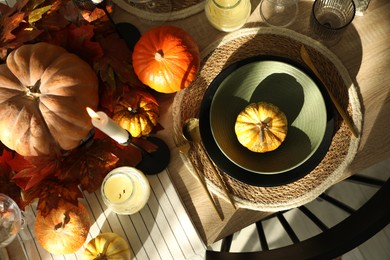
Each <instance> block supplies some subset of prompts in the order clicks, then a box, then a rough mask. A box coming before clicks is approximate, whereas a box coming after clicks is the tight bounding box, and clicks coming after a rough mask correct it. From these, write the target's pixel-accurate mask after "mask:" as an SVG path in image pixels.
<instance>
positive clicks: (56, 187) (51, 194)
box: [24, 180, 83, 216]
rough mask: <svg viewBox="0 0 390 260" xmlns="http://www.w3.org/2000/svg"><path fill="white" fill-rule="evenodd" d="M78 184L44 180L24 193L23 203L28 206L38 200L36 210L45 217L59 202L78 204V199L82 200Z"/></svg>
mask: <svg viewBox="0 0 390 260" xmlns="http://www.w3.org/2000/svg"><path fill="white" fill-rule="evenodd" d="M82 197H83V193H82V192H81V190H80V188H79V187H78V184H77V183H75V182H66V181H62V182H59V181H56V180H45V181H42V182H41V183H39V185H36V186H35V187H34V188H33V189H31V190H29V191H27V192H25V193H24V200H25V203H27V204H29V203H31V202H32V201H33V200H35V199H36V198H38V199H39V200H38V205H37V210H40V211H41V213H42V215H44V216H47V215H48V214H49V213H50V211H51V210H52V209H55V208H57V206H58V204H59V202H60V201H61V200H65V201H68V202H70V203H72V204H74V205H77V204H78V198H82Z"/></svg>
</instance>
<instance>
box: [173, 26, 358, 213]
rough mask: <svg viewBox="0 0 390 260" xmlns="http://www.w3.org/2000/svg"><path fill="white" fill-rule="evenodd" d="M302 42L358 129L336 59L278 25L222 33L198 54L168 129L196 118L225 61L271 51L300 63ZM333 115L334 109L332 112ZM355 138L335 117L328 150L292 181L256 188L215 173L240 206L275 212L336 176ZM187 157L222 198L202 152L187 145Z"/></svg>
mask: <svg viewBox="0 0 390 260" xmlns="http://www.w3.org/2000/svg"><path fill="white" fill-rule="evenodd" d="M302 44H304V45H305V47H306V49H308V51H309V53H310V54H311V56H312V59H313V61H314V63H315V64H316V65H317V66H318V67H319V68H321V69H320V71H321V73H322V74H323V75H326V76H325V77H324V78H325V81H326V84H327V85H328V86H330V87H331V91H332V92H333V94H334V95H335V96H336V97H337V98H338V99H339V102H340V104H341V106H342V107H346V108H348V113H349V115H350V116H351V118H352V120H353V122H354V124H355V126H356V129H357V130H358V132H360V131H361V127H362V114H361V104H360V100H359V98H358V94H357V89H356V87H355V86H354V84H353V82H352V80H351V78H350V76H349V74H348V71H347V70H346V68H345V67H344V66H343V64H342V63H341V61H340V60H339V59H338V58H337V57H336V56H335V55H334V54H333V53H332V52H331V51H330V50H328V49H327V48H325V47H324V46H323V45H320V44H319V43H317V42H316V41H314V40H312V39H311V38H308V37H306V36H304V35H301V34H298V33H296V32H294V31H291V30H288V29H282V28H268V27H266V28H251V29H242V30H239V31H237V32H234V33H231V34H228V35H227V36H225V38H223V39H221V41H218V42H215V43H213V44H211V45H210V46H209V47H207V48H206V49H205V50H204V51H203V52H202V67H201V69H200V73H199V77H198V78H197V79H196V80H195V82H194V83H193V84H192V85H191V86H189V87H188V88H186V89H184V90H182V91H180V92H178V93H177V94H176V96H175V99H174V102H173V119H174V120H173V124H174V128H180V126H181V125H182V124H183V122H185V120H186V119H188V118H191V117H197V115H198V112H199V106H200V103H201V101H202V98H203V94H204V92H205V90H206V89H207V87H208V86H209V84H210V83H211V81H212V80H213V79H214V78H215V77H216V76H217V75H218V73H219V72H220V71H221V70H222V69H223V68H225V67H227V66H228V65H229V64H232V63H234V62H236V61H239V60H242V59H244V58H247V57H251V56H256V55H276V56H280V57H285V58H290V59H292V60H295V61H297V62H299V63H301V64H303V61H302V60H301V58H300V55H299V50H300V47H301V45H302ZM335 114H336V113H335ZM359 141H360V138H355V137H353V136H352V134H351V132H350V131H349V129H348V128H347V126H346V125H345V123H344V122H343V121H342V120H341V118H340V117H339V116H338V115H337V114H336V115H335V129H334V136H333V139H332V143H331V145H330V148H329V151H328V152H327V154H326V155H325V157H324V159H323V160H322V161H321V162H320V164H319V165H318V166H317V167H316V168H315V169H314V170H313V171H312V172H310V173H309V174H308V175H306V176H305V177H303V178H302V179H299V180H297V181H295V182H292V183H289V184H286V185H281V186H275V187H257V186H252V185H248V184H246V183H243V182H240V181H238V180H236V179H233V178H232V177H230V176H229V175H227V174H225V173H223V172H220V173H221V175H222V178H223V180H224V181H225V183H226V186H227V189H228V190H229V191H230V192H231V193H232V194H233V195H234V199H235V200H236V202H237V203H238V204H239V206H240V207H245V208H249V209H254V210H261V211H279V210H285V209H290V208H293V207H297V206H300V205H303V204H305V203H307V202H309V201H311V200H313V199H315V198H316V197H317V196H318V195H320V194H321V193H322V192H324V191H325V190H326V189H327V188H329V187H330V186H332V185H333V184H335V183H336V182H338V181H339V180H341V179H342V178H343V177H345V176H343V173H344V171H345V169H346V167H347V166H348V165H349V164H350V162H351V161H352V159H353V158H354V156H355V154H356V152H357V148H358V144H359ZM191 158H192V160H193V162H194V164H195V165H197V167H198V169H199V170H200V171H201V172H203V173H204V175H205V177H206V181H207V183H208V185H209V188H210V190H212V191H213V192H214V193H216V194H217V195H218V196H220V197H223V198H225V199H227V198H226V197H225V195H224V193H223V192H222V188H221V186H220V184H219V183H218V181H217V178H216V177H215V175H214V173H213V171H212V170H211V167H210V165H208V164H207V160H206V159H205V154H204V153H202V150H201V149H200V148H199V147H196V146H193V149H192V153H191Z"/></svg>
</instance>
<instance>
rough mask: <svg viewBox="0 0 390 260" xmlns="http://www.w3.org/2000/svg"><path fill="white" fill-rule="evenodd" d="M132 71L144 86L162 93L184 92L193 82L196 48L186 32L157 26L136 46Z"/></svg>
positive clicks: (195, 67) (196, 70)
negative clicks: (182, 90)
mask: <svg viewBox="0 0 390 260" xmlns="http://www.w3.org/2000/svg"><path fill="white" fill-rule="evenodd" d="M132 60H133V67H134V71H135V73H136V74H137V76H138V78H139V79H140V80H141V81H142V83H144V84H145V85H147V86H149V87H151V88H152V89H154V90H156V91H158V92H162V93H174V92H177V91H179V90H181V89H184V88H186V87H187V86H188V85H190V83H191V82H192V81H193V80H194V79H195V77H196V75H197V73H198V70H199V66H200V54H199V47H198V45H197V44H196V42H195V40H194V39H193V38H192V36H191V35H189V34H188V33H187V32H186V31H184V30H183V29H181V28H179V27H175V26H168V25H165V26H157V27H154V28H152V29H151V30H149V31H147V32H146V33H145V34H143V35H142V36H141V38H140V39H139V41H138V42H137V43H136V45H135V47H134V52H133V58H132Z"/></svg>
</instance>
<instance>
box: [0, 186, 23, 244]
mask: <svg viewBox="0 0 390 260" xmlns="http://www.w3.org/2000/svg"><path fill="white" fill-rule="evenodd" d="M23 222H24V219H23V216H22V212H21V211H20V209H19V207H18V205H17V204H16V202H15V201H14V200H13V199H11V198H10V197H9V196H7V195H5V194H2V193H0V247H6V246H8V245H9V244H10V243H11V242H12V241H13V240H14V239H15V237H16V235H17V234H18V233H19V231H20V229H21V228H22V225H23Z"/></svg>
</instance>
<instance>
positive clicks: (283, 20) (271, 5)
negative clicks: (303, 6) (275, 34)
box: [260, 0, 298, 27]
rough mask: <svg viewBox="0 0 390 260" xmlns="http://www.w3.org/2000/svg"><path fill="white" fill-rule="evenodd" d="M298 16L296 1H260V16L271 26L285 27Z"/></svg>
mask: <svg viewBox="0 0 390 260" xmlns="http://www.w3.org/2000/svg"><path fill="white" fill-rule="evenodd" d="M297 15H298V0H262V1H261V3H260V16H261V18H262V19H263V21H264V22H265V23H267V24H268V25H271V26H277V27H287V26H289V25H290V24H292V23H293V22H294V21H295V19H296V17H297Z"/></svg>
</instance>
